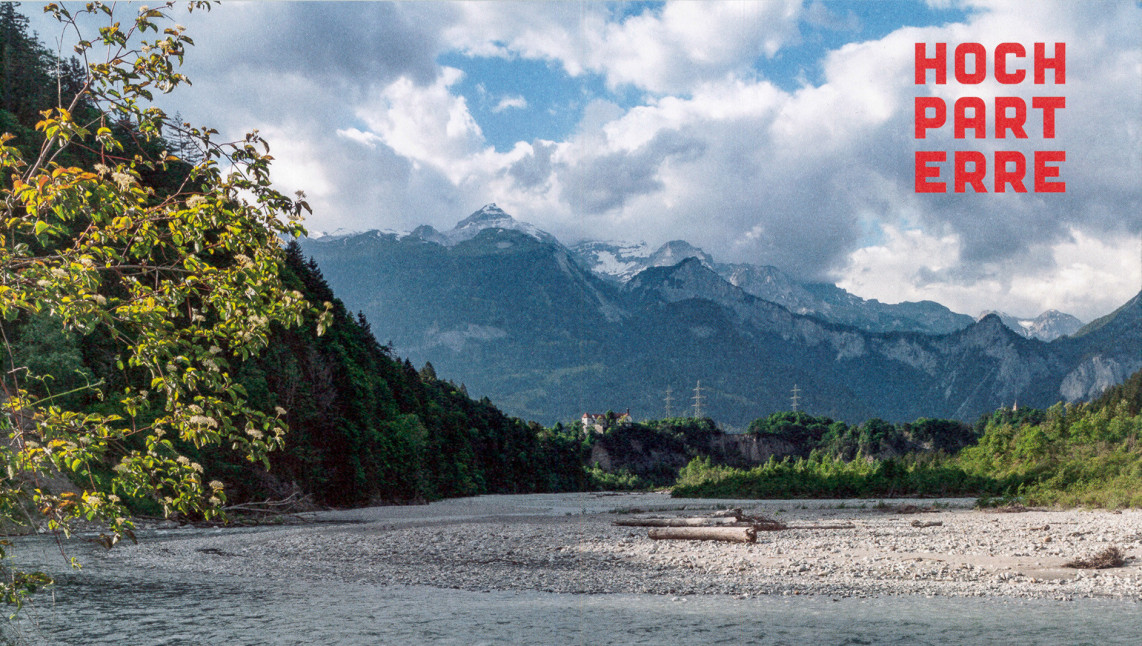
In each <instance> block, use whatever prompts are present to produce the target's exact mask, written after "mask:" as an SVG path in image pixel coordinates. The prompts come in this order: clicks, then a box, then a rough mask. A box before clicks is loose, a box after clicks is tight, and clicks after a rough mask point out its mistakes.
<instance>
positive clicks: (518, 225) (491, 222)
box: [441, 202, 558, 246]
mask: <svg viewBox="0 0 1142 646" xmlns="http://www.w3.org/2000/svg"><path fill="white" fill-rule="evenodd" d="M485 229H503V230H507V231H519V232H521V233H525V234H527V235H529V236H531V237H533V238H535V239H536V240H539V241H540V242H551V243H558V241H557V240H556V239H555V238H554V237H553V236H552V235H551V234H550V233H547V232H546V231H543V230H541V229H539V228H538V227H536V226H535V225H532V224H529V223H527V222H520V221H519V220H516V219H515V218H513V217H512V216H510V215H508V214H507V212H505V211H504V210H503V209H501V208H500V207H498V206H496V204H495V202H493V203H491V204H485V205H484V206H483V208H481V209H480V210H479V211H476V212H475V213H473V214H471V215H469V216H468V217H466V218H464V219H463V220H461V221H460V222H459V223H457V224H456V226H455V227H454V228H453V229H452V230H451V231H446V232H444V233H443V234H441V235H442V236H443V237H444V238H445V239H446V240H447V242H446V243H445V244H446V246H453V245H456V244H459V243H461V242H464V241H465V240H471V239H472V238H475V237H476V236H477V235H479V234H480V232H481V231H483V230H485Z"/></svg>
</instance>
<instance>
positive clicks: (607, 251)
mask: <svg viewBox="0 0 1142 646" xmlns="http://www.w3.org/2000/svg"><path fill="white" fill-rule="evenodd" d="M571 253H573V254H574V255H575V259H576V260H578V261H579V263H580V264H581V265H583V266H584V267H586V268H588V269H590V270H591V271H593V272H595V273H596V274H598V275H599V276H601V277H603V278H607V279H610V280H615V281H618V282H620V283H625V282H627V281H629V280H630V279H631V278H633V277H634V275H635V274H637V273H638V272H640V271H642V270H643V269H646V267H647V264H646V260H647V258H649V257H650V255H651V253H652V251H651V249H650V247H649V246H648V245H647V244H646V243H645V242H637V243H629V242H604V241H602V240H586V241H583V242H580V243H578V244H576V245H573V246H572V247H571Z"/></svg>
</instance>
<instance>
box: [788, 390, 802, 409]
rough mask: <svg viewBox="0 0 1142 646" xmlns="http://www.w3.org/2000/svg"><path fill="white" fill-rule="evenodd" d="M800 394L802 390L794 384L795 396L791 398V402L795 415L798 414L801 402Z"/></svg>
mask: <svg viewBox="0 0 1142 646" xmlns="http://www.w3.org/2000/svg"><path fill="white" fill-rule="evenodd" d="M800 392H801V389H800V388H798V387H797V384H793V396H792V397H790V398H789V400H790V402H791V403H792V405H793V412H794V413H796V412H797V404H799V403H800V402H801V397H800V395H799V393H800Z"/></svg>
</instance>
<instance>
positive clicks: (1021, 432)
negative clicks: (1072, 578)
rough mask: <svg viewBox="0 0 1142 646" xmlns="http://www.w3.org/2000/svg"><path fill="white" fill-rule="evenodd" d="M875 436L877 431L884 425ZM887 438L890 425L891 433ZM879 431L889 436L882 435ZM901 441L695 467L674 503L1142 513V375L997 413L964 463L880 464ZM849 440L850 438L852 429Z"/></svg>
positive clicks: (979, 429) (873, 440)
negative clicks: (955, 501)
mask: <svg viewBox="0 0 1142 646" xmlns="http://www.w3.org/2000/svg"><path fill="white" fill-rule="evenodd" d="M878 426H879V425H878ZM888 427H889V428H891V425H888ZM881 428H882V429H883V427H881ZM895 428H896V429H897V432H895V433H891V432H889V433H883V434H880V435H879V436H878V435H877V434H871V433H867V432H866V431H867V428H865V427H858V429H857V430H858V432H857V435H858V436H862V438H863V439H862V440H860V441H859V442H857V447H858V448H857V452H856V455H855V457H853V459H846V457H847V456H846V455H845V454H846V452H847V451H850V450H852V446H853V445H852V444H850V443H848V442H845V441H840V438H842V437H846V436H851V435H852V433H851V432H850V433H837V434H834V433H833V430H834V429H830V430H829V431H828V432H826V433H825V434H824V435H823V436H822V440H821V442H820V446H819V447H817V448H814V449H813V450H812V452H811V453H810V455H808V456H806V457H796V458H785V459H782V460H778V459H770V460H769V461H768V462H766V463H765V464H763V465H760V466H757V467H754V468H752V469H736V468H733V467H728V466H724V465H718V464H715V463H713V462H711V461H710V459H709V458H705V457H698V458H695V459H694V460H692V461H691V462H690V463H689V464H688V465H687V466H686V467H685V468H683V469H682V471H681V472H680V474H679V477H678V481H677V484H676V485H675V487H674V494H675V495H677V496H690V497H739V498H752V497H757V498H782V497H793V498H795V497H849V496H907V495H921V496H923V495H928V496H931V495H940V496H951V495H973V496H974V495H978V496H980V497H981V502H983V503H985V504H986V503H988V502H990V501H992V499H998V500H1001V501H1002V500H1010V499H1019V500H1020V501H1022V502H1024V503H1027V504H1048V505H1068V506H1074V505H1088V506H1098V507H1138V506H1142V486H1140V485H1142V444H1139V436H1140V435H1142V372H1138V373H1135V374H1134V375H1133V376H1132V377H1130V379H1128V380H1127V381H1126V382H1125V383H1123V384H1120V385H1118V386H1116V387H1113V388H1111V389H1109V390H1108V391H1107V392H1105V393H1104V394H1103V395H1102V396H1101V397H1099V398H1098V399H1097V400H1095V401H1093V402H1089V403H1085V404H1078V405H1072V404H1061V403H1060V404H1056V405H1055V406H1052V407H1051V408H1050V409H1048V410H1046V411H1038V410H1026V409H1025V410H1020V411H1012V410H999V411H996V412H994V413H992V414H991V415H988V416H985V417H983V418H982V419H980V421H979V422H977V424H976V426H975V429H974V431H973V432H974V433H975V434H978V441H977V442H976V443H975V444H974V445H971V446H967V447H966V448H963V449H962V450H961V451H959V452H958V453H954V454H952V453H947V452H945V451H943V450H937V451H935V452H927V453H918V452H910V453H905V454H903V455H899V456H891V457H877V453H878V452H881V451H883V450H884V447H885V446H886V445H890V444H892V442H893V441H900V440H902V439H907V437H908V436H909V434H910V428H909V425H903V426H897V427H895ZM850 431H851V429H850Z"/></svg>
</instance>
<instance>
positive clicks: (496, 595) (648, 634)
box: [5, 512, 1142, 646]
mask: <svg viewBox="0 0 1142 646" xmlns="http://www.w3.org/2000/svg"><path fill="white" fill-rule="evenodd" d="M394 513H396V512H394ZM404 513H413V512H404ZM243 531H246V532H248V531H250V530H179V531H173V532H166V533H155V534H154V535H152V536H151V537H150V538H148V539H146V540H159V541H182V540H187V539H188V538H191V537H194V536H202V535H203V534H206V533H218V532H221V533H226V532H243ZM256 531H276V530H275V529H273V528H267V529H265V530H256ZM17 547H18V548H19V554H20V559H21V561H22V562H24V563H25V564H34V565H38V566H41V567H44V568H46V569H47V570H48V571H50V572H52V573H53V574H54V575H55V576H56V579H57V584H56V585H55V586H54V588H53V590H52V591H51V592H49V593H44V594H41V595H39V596H37V597H36V598H35V599H34V600H33V602H32V603H31V604H30V605H29V606H28V607H27V608H25V609H24V610H23V611H21V613H20V614H19V616H18V617H17V619H16V620H14V621H10V622H8V623H7V625H6V626H5V629H6V633H5V636H6V637H8V639H9V641H11V642H15V643H21V644H69V645H70V644H75V645H88V644H90V645H101V644H137V645H143V646H149V645H154V646H159V645H163V646H173V645H183V644H185V645H191V644H195V645H197V644H269V645H276V644H282V645H284V644H347V645H356V644H362V645H363V644H402V645H404V644H656V645H663V644H790V645H796V646H805V645H806V644H811V645H812V646H824V645H829V644H991V643H996V644H1008V643H1010V644H1044V645H1047V644H1050V645H1056V644H1096V645H1098V646H1106V645H1108V644H1139V643H1142V641H1140V636H1142V605H1140V604H1139V603H1137V602H1134V601H1112V600H1097V599H1075V600H1070V601H1049V600H1004V599H995V598H947V597H943V598H940V597H937V598H927V597H917V596H900V597H893V596H888V597H877V598H837V599H834V598H829V597H821V596H803V597H798V596H793V597H787V596H758V597H752V598H735V597H728V596H693V597H678V596H671V595H648V594H606V595H582V594H555V593H542V592H526V591H525V592H469V591H460V590H450V589H442V588H434V587H428V586H401V585H384V584H378V583H375V582H357V583H353V582H338V583H329V582H315V581H312V580H293V581H291V580H283V579H281V578H280V577H279V578H273V577H253V576H249V575H245V574H243V575H232V574H212V575H204V574H198V573H194V572H163V571H159V570H155V569H153V568H145V567H137V566H133V565H131V564H130V562H129V561H124V560H122V559H119V558H116V557H115V556H114V554H115V550H112V552H111V553H110V555H108V554H104V553H102V552H101V551H100V550H99V549H97V548H94V547H92V546H89V545H88V544H85V543H82V542H80V543H74V544H73V545H71V546H70V547H69V548H68V551H69V556H72V555H74V556H77V557H79V558H80V560H81V561H83V562H84V567H83V568H82V569H81V570H78V571H72V570H70V569H69V568H68V567H67V566H66V563H65V561H64V560H63V558H62V557H61V555H60V554H59V550H58V548H57V547H56V546H55V543H54V542H53V541H51V540H50V539H49V538H47V537H31V538H27V539H22V540H21V541H20V542H19V544H18V545H17Z"/></svg>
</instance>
